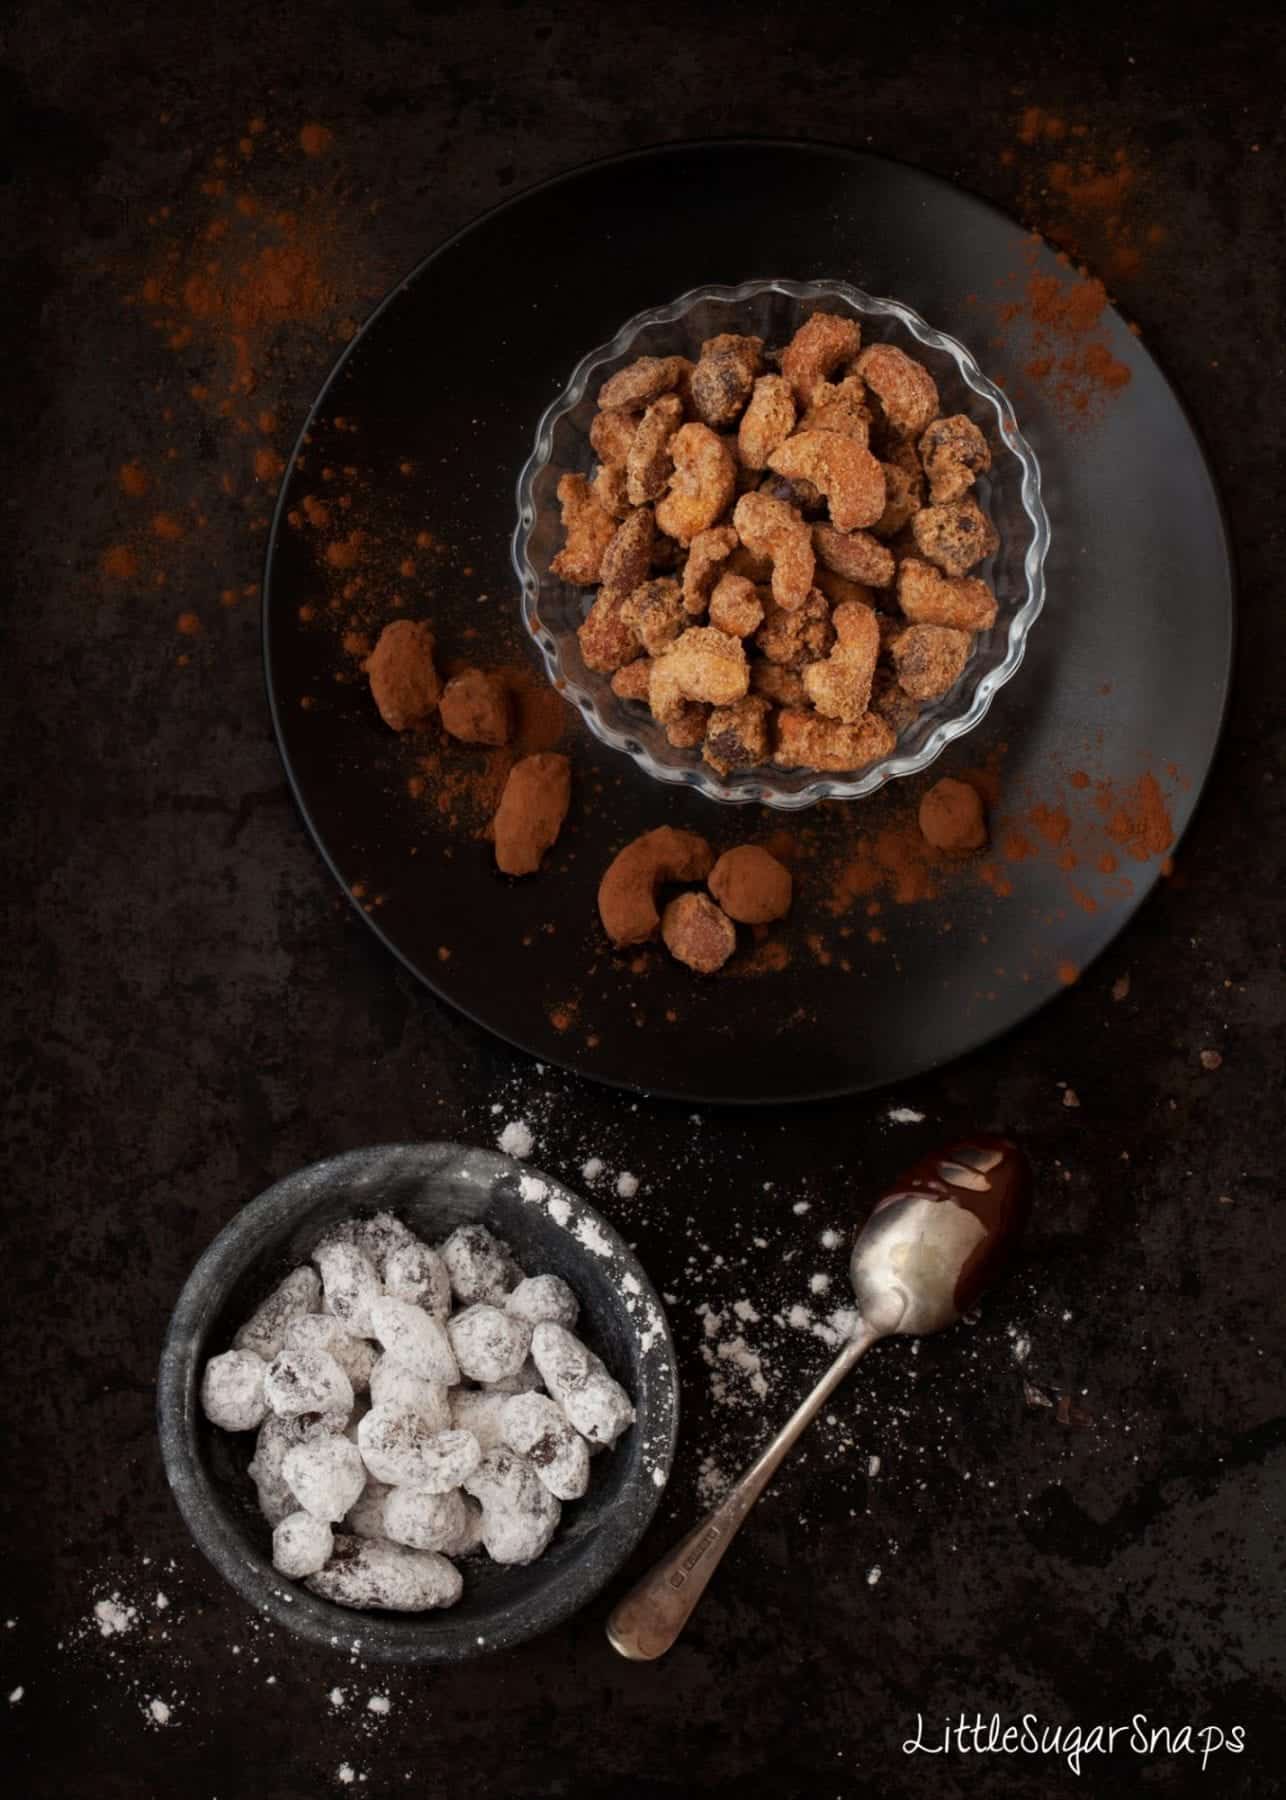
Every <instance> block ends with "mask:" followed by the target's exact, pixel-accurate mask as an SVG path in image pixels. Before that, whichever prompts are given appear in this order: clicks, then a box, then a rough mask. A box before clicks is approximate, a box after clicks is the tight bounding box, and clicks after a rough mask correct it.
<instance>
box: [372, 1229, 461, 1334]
mask: <svg viewBox="0 0 1286 1800" xmlns="http://www.w3.org/2000/svg"><path fill="white" fill-rule="evenodd" d="M384 1292H385V1293H386V1294H392V1296H393V1298H394V1299H395V1300H410V1301H411V1302H412V1303H413V1304H414V1305H415V1306H422V1307H423V1308H424V1310H425V1312H429V1313H432V1314H433V1317H434V1318H435V1319H438V1320H441V1321H443V1322H445V1321H446V1319H447V1317H448V1316H449V1314H450V1312H451V1277H450V1276H449V1275H448V1274H447V1266H446V1264H445V1263H444V1262H443V1260H442V1258H441V1257H440V1256H439V1255H438V1253H437V1251H436V1250H430V1248H429V1246H428V1245H427V1244H422V1243H421V1242H420V1240H419V1239H418V1238H411V1239H410V1240H409V1242H407V1243H405V1244H396V1245H395V1246H394V1247H393V1249H391V1250H390V1251H389V1253H388V1255H387V1257H386V1258H385V1259H384Z"/></svg>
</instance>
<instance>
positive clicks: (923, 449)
mask: <svg viewBox="0 0 1286 1800" xmlns="http://www.w3.org/2000/svg"><path fill="white" fill-rule="evenodd" d="M920 461H921V463H922V464H923V465H924V472H925V474H926V475H927V476H928V477H929V497H930V499H931V500H932V501H933V504H934V505H935V506H941V505H943V504H945V502H946V501H948V500H961V499H963V498H964V496H965V495H966V494H967V493H968V491H969V489H970V488H971V487H972V486H973V484H974V482H975V481H976V480H977V478H978V476H979V475H984V474H985V473H986V472H987V470H988V469H989V468H990V467H991V450H990V448H989V446H988V444H987V440H986V438H985V437H984V436H983V435H982V433H981V431H979V429H978V427H977V426H976V425H975V424H974V422H973V420H972V419H970V418H966V416H965V414H964V413H952V414H951V416H950V417H949V418H946V419H935V420H934V421H933V423H932V425H930V426H929V427H928V428H927V429H926V431H925V432H924V435H923V436H922V437H921V439H920Z"/></svg>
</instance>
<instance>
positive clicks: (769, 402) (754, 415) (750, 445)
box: [737, 375, 795, 469]
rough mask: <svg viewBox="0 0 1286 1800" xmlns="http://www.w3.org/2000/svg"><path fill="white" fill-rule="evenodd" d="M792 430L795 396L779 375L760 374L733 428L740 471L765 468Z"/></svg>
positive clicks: (788, 384) (793, 427)
mask: <svg viewBox="0 0 1286 1800" xmlns="http://www.w3.org/2000/svg"><path fill="white" fill-rule="evenodd" d="M794 429H795V397H794V395H793V394H792V393H791V391H790V383H789V382H788V381H787V380H786V379H785V377H784V376H781V375H761V376H760V377H759V379H758V381H756V383H755V386H754V391H753V393H752V394H751V396H750V404H749V405H748V406H747V408H746V410H745V412H744V413H742V415H741V423H740V425H739V426H738V427H737V454H738V456H739V457H740V459H741V464H742V467H743V468H746V469H765V468H767V466H768V458H769V457H770V456H771V455H772V453H773V451H774V450H775V449H776V448H777V446H778V444H780V443H782V442H783V441H784V440H785V439H786V438H788V437H789V436H790V434H791V432H792V431H793V430H794Z"/></svg>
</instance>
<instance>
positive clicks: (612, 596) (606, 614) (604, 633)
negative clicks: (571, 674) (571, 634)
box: [576, 588, 642, 675]
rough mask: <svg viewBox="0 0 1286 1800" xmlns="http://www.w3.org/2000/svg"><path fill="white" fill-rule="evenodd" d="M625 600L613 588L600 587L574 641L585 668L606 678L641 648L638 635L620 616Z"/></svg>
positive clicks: (622, 666)
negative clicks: (578, 648)
mask: <svg viewBox="0 0 1286 1800" xmlns="http://www.w3.org/2000/svg"><path fill="white" fill-rule="evenodd" d="M628 598H629V595H628V594H621V593H618V592H617V591H616V590H615V589H614V588H600V589H599V591H598V597H597V598H596V600H595V601H594V604H593V606H591V607H590V609H589V611H588V613H587V614H586V615H585V617H584V619H583V620H582V621H581V623H580V624H579V625H578V626H577V627H576V638H577V642H578V643H579V644H580V653H581V657H582V659H583V661H584V664H585V667H586V668H587V669H594V670H595V671H596V672H597V673H598V674H600V675H610V674H611V673H612V671H613V670H614V669H621V668H624V666H625V664H626V663H629V662H633V661H634V658H635V657H636V656H637V655H638V653H639V651H640V650H641V648H642V645H641V644H640V643H639V640H638V634H637V633H636V632H635V631H634V630H633V629H632V628H631V627H630V626H629V625H627V624H626V623H625V621H624V619H623V618H622V617H621V608H622V607H623V606H624V605H625V602H626V600H627V599H628Z"/></svg>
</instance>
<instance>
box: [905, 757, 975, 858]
mask: <svg viewBox="0 0 1286 1800" xmlns="http://www.w3.org/2000/svg"><path fill="white" fill-rule="evenodd" d="M920 831H921V833H922V835H923V836H924V837H925V839H926V840H927V841H928V842H929V843H930V844H932V845H933V847H934V849H935V850H981V849H982V847H983V845H984V844H985V843H986V841H987V815H986V813H985V812H984V810H983V805H982V796H981V795H980V794H979V792H978V790H977V788H973V787H970V786H969V783H968V782H967V781H953V780H952V779H951V777H950V776H949V775H947V776H944V777H943V779H942V780H941V781H935V782H934V784H933V786H932V787H931V788H930V789H929V791H928V793H926V794H925V795H924V797H923V799H922V800H921V801H920Z"/></svg>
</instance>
